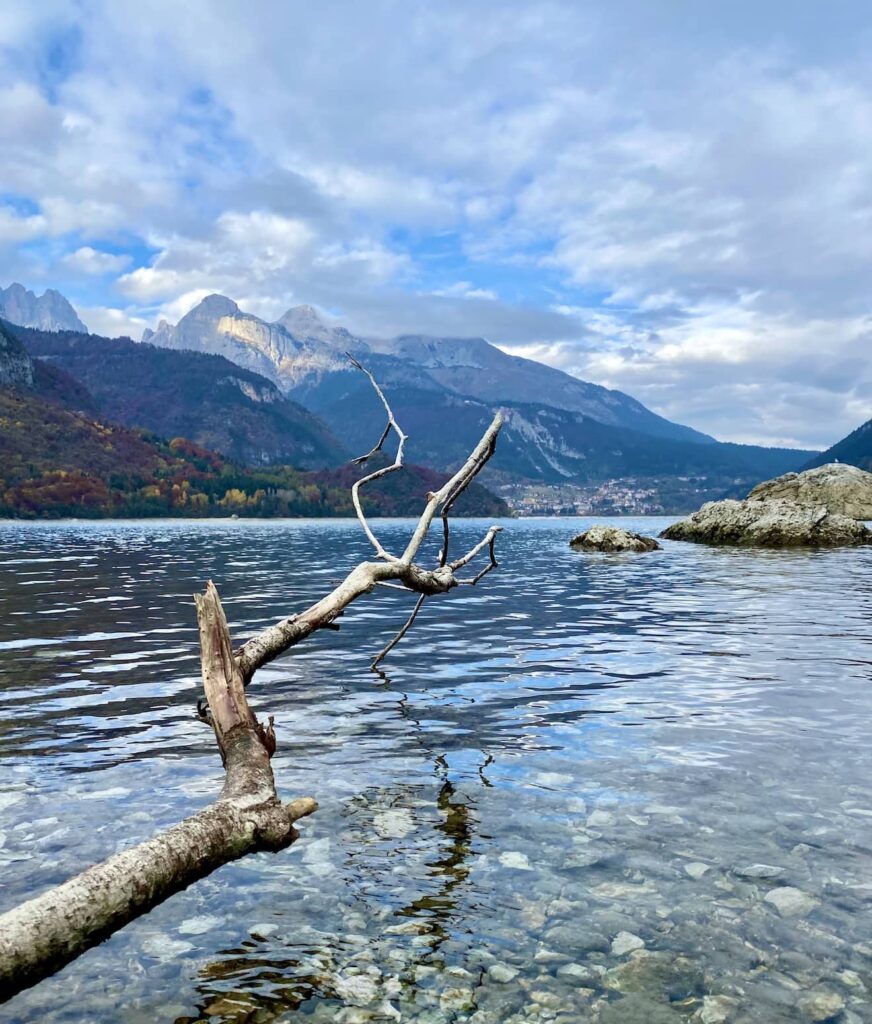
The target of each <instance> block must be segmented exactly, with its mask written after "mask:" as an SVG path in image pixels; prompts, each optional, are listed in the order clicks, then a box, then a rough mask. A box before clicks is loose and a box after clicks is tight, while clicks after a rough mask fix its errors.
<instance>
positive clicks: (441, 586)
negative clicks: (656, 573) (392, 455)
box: [235, 360, 503, 683]
mask: <svg viewBox="0 0 872 1024" xmlns="http://www.w3.org/2000/svg"><path fill="white" fill-rule="evenodd" d="M354 362H355V365H359V364H357V362H356V360H354ZM361 369H362V367H361ZM363 372H364V373H366V374H367V375H368V376H370V377H371V375H370V374H369V372H368V371H367V370H364V371H363ZM376 387H377V385H376ZM379 393H380V389H379ZM502 425H503V417H502V413H497V414H496V416H494V418H493V422H492V423H491V424H490V426H489V427H488V429H487V430H486V431H485V433H484V434H483V435H482V438H481V440H480V441H479V442H478V444H477V445H476V446H475V448H474V449H473V451H472V453H471V454H470V456H469V458H468V459H467V460H466V462H465V463H464V464H463V465H462V466H461V467H460V469H459V470H458V471H457V472H456V473H455V474H454V476H452V477H451V478H450V479H449V480H447V481H446V482H445V483H444V484H443V485H442V487H440V488H439V490H438V491H436V492H435V493H431V494H430V495H429V496H428V499H427V505H426V507H425V509H424V512H423V513H422V515H421V518H420V519H419V520H418V523H417V525H416V526H415V530H414V532H413V534H412V538H411V540H410V541H409V544H408V545H407V547H406V550H405V552H404V553H403V557H402V558H400V559H397V558H394V557H392V556H390V555H388V554H387V552H385V551H384V549H383V548H381V545H379V544H378V541H377V540H375V538H374V536H373V535H372V533H371V531H370V530H369V527H368V526H367V524H366V520H365V519H363V518H361V517H360V516H358V518H360V519H361V523H362V524H363V526H364V530H365V531H366V533H367V536H368V537H369V538H370V540H371V541H372V542H373V543H374V544H375V545H376V550H377V551H378V550H381V552H382V557H383V558H385V559H386V560H385V561H384V562H361V563H360V565H358V566H357V567H356V568H354V569H352V571H351V572H350V573H349V574H348V575H347V576H346V577H345V579H344V580H343V581H342V582H341V583H339V584H338V585H337V586H336V587H335V588H334V590H332V591H331V592H330V593H329V594H328V595H327V596H326V597H323V598H321V600H320V601H317V602H316V603H315V604H313V605H311V606H310V607H309V608H307V609H306V611H304V612H301V613H300V614H298V615H291V616H289V617H288V618H285V619H282V620H281V621H280V622H277V623H276V624H275V625H274V626H268V627H267V628H266V629H264V630H262V631H261V632H260V633H258V634H256V635H255V636H253V637H251V638H250V639H249V640H247V641H246V642H245V643H244V644H243V645H242V647H240V648H239V649H238V650H237V651H236V652H235V658H236V661H237V664H238V665H239V669H240V671H241V673H242V678H243V680H244V681H245V682H246V683H248V682H249V680H250V679H251V677H252V676H253V675H254V673H255V672H256V671H257V669H258V668H260V667H261V666H262V665H266V664H268V663H269V662H271V661H273V660H274V659H275V658H278V657H279V656H280V655H282V654H284V653H285V651H287V650H289V649H290V648H291V647H293V646H295V645H296V644H298V643H299V642H300V641H301V640H304V639H305V638H306V637H307V636H310V635H311V634H312V633H314V632H315V631H316V630H318V629H323V628H325V627H327V626H329V624H330V623H331V622H333V620H334V619H336V618H338V617H339V615H341V613H342V612H343V611H344V609H345V608H347V607H348V605H350V604H351V603H352V601H356V600H357V599H358V598H359V597H361V596H362V595H363V594H368V593H370V592H371V591H372V590H374V589H375V587H376V586H377V585H379V584H385V583H391V582H393V583H401V584H402V585H403V588H404V589H407V590H414V591H415V592H416V593H418V594H425V595H429V594H444V593H446V592H447V591H449V590H451V589H453V588H454V587H456V586H459V584H460V582H461V581H460V580H458V579H457V577H456V576H455V575H454V570H453V569H452V567H451V566H450V565H447V564H444V563H443V564H441V565H440V566H439V567H438V568H436V569H424V568H422V567H421V566H418V565H415V564H414V562H413V559H414V557H415V555H416V554H417V552H418V550H419V549H420V547H421V544H422V543H423V541H424V538H425V537H426V535H427V531H428V529H429V528H430V525H431V523H432V522H433V518H434V516H435V515H436V512H437V510H438V509H439V508H440V506H441V505H443V504H445V503H446V502H447V501H448V499H449V498H451V499H452V501H453V500H455V499H456V496H457V494H459V493H461V492H462V491H463V490H465V489H466V488H467V487H468V486H469V484H470V483H471V482H472V481H473V480H474V479H475V477H476V476H477V475H478V473H479V472H480V471H481V470H482V468H483V467H484V466H485V465H486V463H487V461H488V460H489V459H490V457H491V455H493V453H494V448H495V446H496V440H497V436H498V434H499V432H500V428H501V427H502ZM367 479H372V477H366V478H364V480H362V481H359V483H365V482H366V480H367ZM483 546H484V545H481V546H479V547H478V551H480V550H482V547H483ZM476 553H478V552H476ZM491 554H493V552H491ZM472 557H474V556H472ZM462 564H464V565H465V564H466V562H463V563H462ZM494 564H495V560H494ZM490 568H493V565H491V566H490ZM463 582H464V583H471V582H472V581H471V580H464V581H463Z"/></svg>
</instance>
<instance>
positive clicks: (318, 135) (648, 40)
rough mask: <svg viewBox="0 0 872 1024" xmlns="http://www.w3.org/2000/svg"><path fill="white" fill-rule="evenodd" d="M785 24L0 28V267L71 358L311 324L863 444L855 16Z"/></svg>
mask: <svg viewBox="0 0 872 1024" xmlns="http://www.w3.org/2000/svg"><path fill="white" fill-rule="evenodd" d="M7 7H8V5H7ZM813 7H814V5H807V6H806V5H796V4H794V3H790V2H788V0H775V2H773V3H770V4H766V5H763V6H762V7H761V6H760V5H759V4H756V5H753V4H751V2H750V0H736V2H735V3H733V4H730V5H707V6H705V7H704V8H701V9H700V10H699V11H695V14H694V17H693V18H692V19H690V18H688V17H687V16H686V11H685V10H684V9H683V7H682V6H681V5H672V6H669V5H666V6H664V5H652V4H650V3H648V2H647V0H613V2H612V3H610V4H608V5H605V4H601V5H580V4H574V3H571V2H570V0H547V2H545V3H542V4H535V5H532V4H529V3H525V2H522V0H506V3H504V4H501V5H499V6H498V7H494V5H493V4H489V3H486V2H485V0H470V2H469V3H466V4H463V5H455V6H452V7H446V6H445V5H427V4H418V3H411V4H407V5H396V4H395V3H392V2H389V0H376V2H374V3H372V4H367V5H356V4H352V3H350V2H348V0H329V2H328V3H327V6H326V7H324V6H323V5H321V6H319V7H318V8H317V9H316V8H315V7H306V6H302V7H300V6H299V5H297V6H294V7H293V8H291V7H289V6H288V5H287V4H284V3H281V2H280V0H264V2H263V3H262V4H261V5H260V7H259V14H258V17H257V18H252V17H251V12H250V8H249V7H248V6H246V5H243V4H241V3H228V4H226V5H224V6H223V7H222V12H221V17H220V18H217V17H216V16H215V9H214V4H211V3H209V2H208V0H188V2H187V3H186V4H184V5H179V4H177V3H174V2H170V0H153V2H152V3H149V4H136V5H135V4H132V3H108V2H107V0H88V2H87V3H73V2H69V3H65V2H63V0H46V2H45V4H39V5H29V7H28V5H18V6H17V7H16V8H15V10H13V9H12V8H11V7H8V9H6V8H4V10H3V11H2V12H0V74H2V77H0V80H2V82H3V83H5V84H4V85H3V86H2V87H0V143H2V145H3V152H4V159H3V161H2V162H0V268H2V269H3V271H4V273H6V274H7V275H9V274H11V275H12V276H15V267H16V265H17V266H18V267H20V276H24V275H25V274H26V273H27V274H29V275H30V280H35V279H39V280H40V281H45V282H47V283H53V284H56V285H58V286H64V285H66V288H65V290H67V291H68V292H69V293H70V294H71V297H72V298H73V299H76V298H77V297H78V295H79V294H80V295H81V301H82V303H83V305H85V306H87V307H88V308H87V310H85V309H83V315H85V313H86V312H87V316H86V319H87V320H88V322H89V323H92V324H97V323H101V324H103V325H105V327H104V328H101V329H108V328H109V327H111V325H112V322H113V320H112V315H111V314H110V313H109V312H108V311H109V310H111V309H113V308H114V309H116V310H117V322H118V323H119V324H120V323H123V324H124V325H125V327H124V329H125V330H131V329H134V328H137V327H138V325H139V323H140V321H141V322H142V323H145V324H152V323H153V322H154V321H155V319H156V318H158V317H160V316H167V317H168V318H171V319H175V318H177V316H178V315H179V314H180V311H186V310H187V308H189V306H190V304H192V303H193V302H194V301H196V297H197V296H202V295H203V294H206V293H208V292H209V291H221V292H224V293H226V294H228V295H230V296H232V297H233V298H235V299H237V301H239V302H240V303H241V304H242V305H243V307H244V308H248V309H251V311H252V312H256V313H259V314H260V315H263V316H278V315H280V314H281V312H282V311H283V310H284V309H285V308H286V307H287V306H288V305H290V304H292V303H295V302H312V303H314V304H316V305H318V306H319V307H321V308H322V309H324V310H326V311H329V312H330V313H332V314H335V315H336V316H337V317H339V318H340V319H341V320H342V322H344V323H346V324H348V325H349V326H351V327H352V328H355V329H358V330H360V331H362V332H365V333H370V334H390V333H395V332H398V331H414V332H432V333H439V334H457V335H472V334H483V335H485V336H487V337H489V338H490V339H491V340H492V341H494V342H496V343H498V344H500V345H502V346H503V347H506V348H508V349H511V350H513V351H519V352H524V353H527V354H531V355H535V356H536V357H537V358H542V359H545V360H546V361H549V362H551V363H553V364H554V365H558V366H561V367H562V368H564V369H567V370H568V371H569V372H572V373H576V374H578V375H580V376H582V377H585V378H587V379H593V380H596V381H598V382H601V383H604V384H607V385H610V386H613V387H620V388H623V389H625V390H628V391H630V392H631V393H633V394H634V395H636V396H637V397H639V398H640V399H642V400H643V401H645V402H646V403H647V404H649V405H650V406H651V407H652V408H654V409H656V410H657V411H658V412H661V413H663V414H665V415H668V416H670V417H671V418H674V419H678V420H681V421H684V422H690V423H692V424H693V425H694V426H696V427H699V428H701V429H703V430H706V431H708V432H710V433H715V434H716V435H718V436H721V437H725V438H730V439H737V440H755V441H764V442H765V441H769V442H773V443H774V442H784V443H792V444H826V443H829V442H831V441H833V440H835V439H836V438H837V437H838V436H839V435H840V434H842V433H845V432H847V431H848V430H850V429H851V428H853V427H854V426H856V425H857V423H858V422H860V421H861V420H863V419H865V418H868V416H870V415H872V382H870V370H869V364H870V358H869V345H868V340H869V318H870V315H872V309H870V300H869V297H868V284H867V281H868V279H869V277H870V273H869V271H870V263H872V230H870V229H872V151H870V150H869V147H868V145H867V142H866V140H867V139H868V138H869V135H870V128H872V70H870V66H869V64H868V60H867V59H866V52H865V49H864V46H865V41H864V40H866V37H867V34H868V33H867V27H866V22H867V11H866V9H865V5H864V4H862V3H861V2H860V0H855V2H847V3H845V4H843V5H839V8H838V10H837V11H830V12H828V14H827V17H826V21H825V23H824V22H823V21H822V19H821V17H820V15H819V13H818V14H816V15H815V16H812V13H811V12H812V9H813ZM16 259H17V264H16ZM82 282H85V283H84V284H83V283H82ZM25 283H28V281H25ZM77 289H79V292H77ZM95 289H96V291H95ZM101 309H102V310H104V312H102V313H101V312H99V310H101ZM95 310H96V312H95Z"/></svg>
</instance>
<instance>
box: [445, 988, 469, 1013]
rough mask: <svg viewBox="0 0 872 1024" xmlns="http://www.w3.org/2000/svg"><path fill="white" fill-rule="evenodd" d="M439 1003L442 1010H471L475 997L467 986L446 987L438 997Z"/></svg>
mask: <svg viewBox="0 0 872 1024" xmlns="http://www.w3.org/2000/svg"><path fill="white" fill-rule="evenodd" d="M439 1005H440V1006H441V1007H442V1009H443V1010H449V1011H450V1010H462V1011H463V1010H471V1009H472V1007H473V1006H474V1005H475V997H474V996H473V993H472V989H469V988H447V989H445V991H444V992H443V993H442V995H441V996H440V997H439Z"/></svg>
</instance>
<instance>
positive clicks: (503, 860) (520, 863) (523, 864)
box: [500, 850, 533, 871]
mask: <svg viewBox="0 0 872 1024" xmlns="http://www.w3.org/2000/svg"><path fill="white" fill-rule="evenodd" d="M500 864H502V866H503V867H504V868H515V870H516V871H532V870H533V868H532V867H531V866H530V861H529V859H528V857H527V854H526V853H519V852H518V851H517V850H507V851H506V852H505V853H501V854H500Z"/></svg>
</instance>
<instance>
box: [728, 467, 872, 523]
mask: <svg viewBox="0 0 872 1024" xmlns="http://www.w3.org/2000/svg"><path fill="white" fill-rule="evenodd" d="M748 498H749V500H751V501H769V500H770V499H772V498H786V499H787V500H789V501H795V502H796V503H797V504H799V505H818V506H819V505H822V506H823V507H824V508H825V509H826V510H827V511H828V512H836V513H838V514H839V515H842V516H848V517H849V518H851V519H872V473H866V472H864V471H863V470H862V469H857V467H856V466H848V465H845V464H843V463H841V462H829V463H827V465H825V466H818V467H817V469H807V470H806V471H805V472H804V473H785V474H784V476H778V477H776V478H775V479H774V480H766V481H764V482H763V483H762V484H757V486H756V487H755V488H754V489H753V490H752V491H751V493H750V494H749V495H748Z"/></svg>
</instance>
